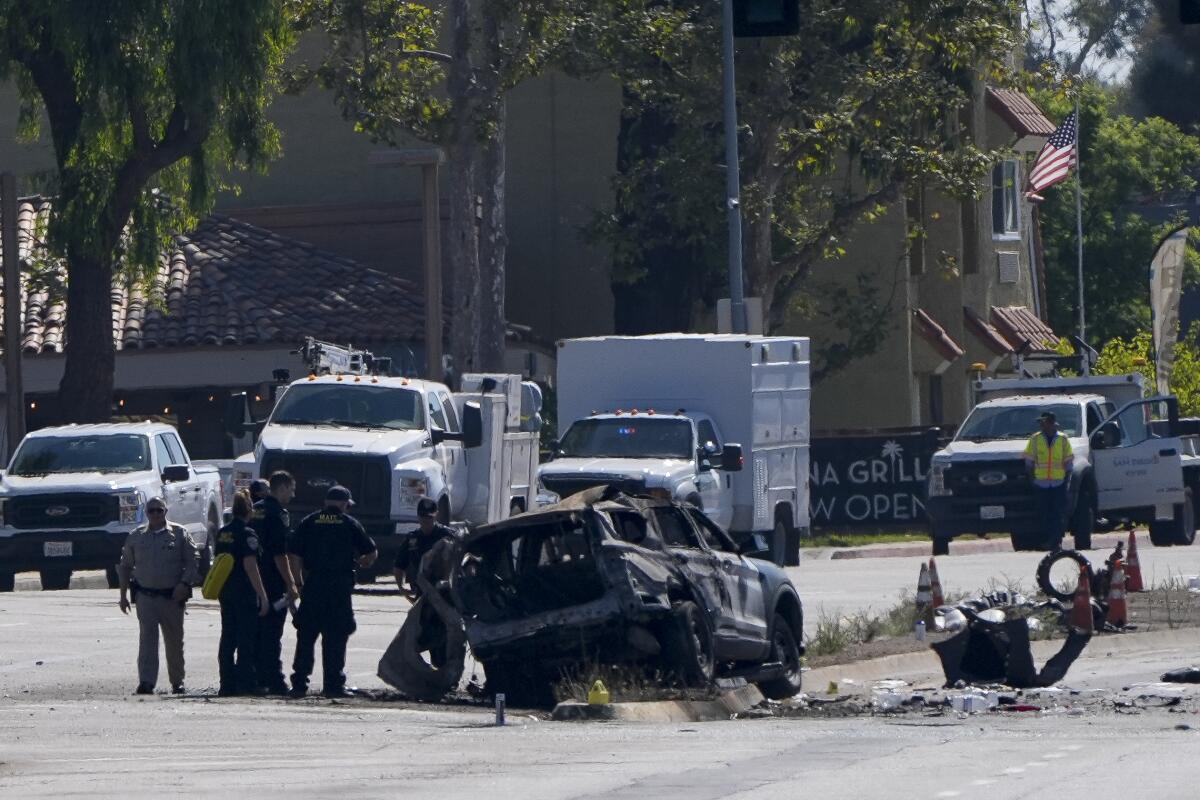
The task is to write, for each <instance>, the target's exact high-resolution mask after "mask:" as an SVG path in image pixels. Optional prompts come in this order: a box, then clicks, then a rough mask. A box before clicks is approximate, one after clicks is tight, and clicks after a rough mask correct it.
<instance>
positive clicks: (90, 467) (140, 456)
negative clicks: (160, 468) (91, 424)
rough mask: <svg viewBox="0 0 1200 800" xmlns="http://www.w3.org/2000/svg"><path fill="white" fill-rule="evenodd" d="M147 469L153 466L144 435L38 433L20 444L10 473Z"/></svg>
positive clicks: (147, 442) (108, 471)
mask: <svg viewBox="0 0 1200 800" xmlns="http://www.w3.org/2000/svg"><path fill="white" fill-rule="evenodd" d="M147 469H150V441H149V439H147V438H146V437H145V436H139V435H137V434H116V435H110V436H71V437H66V436H44V437H43V436H39V437H33V438H29V439H26V440H25V441H24V442H23V443H22V444H21V448H20V449H19V450H18V451H17V455H16V457H14V458H13V463H12V468H11V469H10V470H9V474H10V475H51V474H55V473H63V472H103V473H110V472H139V471H141V470H147Z"/></svg>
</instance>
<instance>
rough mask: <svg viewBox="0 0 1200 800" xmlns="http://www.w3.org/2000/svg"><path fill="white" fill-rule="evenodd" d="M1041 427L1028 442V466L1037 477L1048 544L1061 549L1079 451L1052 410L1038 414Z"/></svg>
mask: <svg viewBox="0 0 1200 800" xmlns="http://www.w3.org/2000/svg"><path fill="white" fill-rule="evenodd" d="M1038 423H1039V426H1040V427H1041V430H1039V431H1038V432H1037V433H1035V434H1034V435H1033V436H1031V437H1029V443H1028V444H1027V445H1025V466H1026V468H1027V469H1028V470H1029V475H1030V478H1031V479H1032V480H1033V500H1034V506H1033V507H1034V514H1035V515H1036V518H1037V519H1039V520H1041V521H1042V522H1043V524H1044V525H1045V530H1046V540H1045V546H1046V548H1047V549H1049V550H1057V549H1059V548H1060V547H1061V546H1062V537H1063V533H1064V530H1065V523H1066V516H1067V483H1068V480H1069V479H1070V476H1071V465H1072V464H1073V463H1074V461H1075V454H1074V453H1073V452H1072V451H1071V442H1070V441H1068V440H1067V437H1066V436H1064V435H1063V434H1061V433H1059V431H1058V420H1057V418H1056V417H1055V416H1054V412H1052V411H1044V412H1042V414H1041V416H1039V417H1038Z"/></svg>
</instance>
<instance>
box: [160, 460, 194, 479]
mask: <svg viewBox="0 0 1200 800" xmlns="http://www.w3.org/2000/svg"><path fill="white" fill-rule="evenodd" d="M190 477H192V471H191V470H190V469H188V468H187V465H185V464H172V465H170V466H169V467H163V471H162V481H163V483H179V482H180V481H186V480H187V479H188V478H190Z"/></svg>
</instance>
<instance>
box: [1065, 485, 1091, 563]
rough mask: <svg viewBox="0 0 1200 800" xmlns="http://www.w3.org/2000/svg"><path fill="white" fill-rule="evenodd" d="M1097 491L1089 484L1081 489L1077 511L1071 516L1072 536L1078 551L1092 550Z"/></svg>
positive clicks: (1076, 503) (1077, 501)
mask: <svg viewBox="0 0 1200 800" xmlns="http://www.w3.org/2000/svg"><path fill="white" fill-rule="evenodd" d="M1094 492H1095V490H1094V489H1092V487H1091V486H1089V485H1088V484H1086V483H1085V484H1084V485H1083V486H1081V487H1079V497H1078V498H1077V499H1076V500H1075V511H1074V513H1073V514H1072V515H1071V535H1072V537H1073V538H1074V540H1075V549H1076V550H1091V549H1092V531H1094V530H1095V529H1096V503H1095V494H1094Z"/></svg>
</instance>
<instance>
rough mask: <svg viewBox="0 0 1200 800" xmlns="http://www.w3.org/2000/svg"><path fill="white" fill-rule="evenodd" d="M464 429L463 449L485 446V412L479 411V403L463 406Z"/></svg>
mask: <svg viewBox="0 0 1200 800" xmlns="http://www.w3.org/2000/svg"><path fill="white" fill-rule="evenodd" d="M462 429H463V432H462V443H463V447H467V448H473V447H480V446H482V445H483V412H482V411H480V410H479V404H478V403H464V404H463V413H462Z"/></svg>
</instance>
